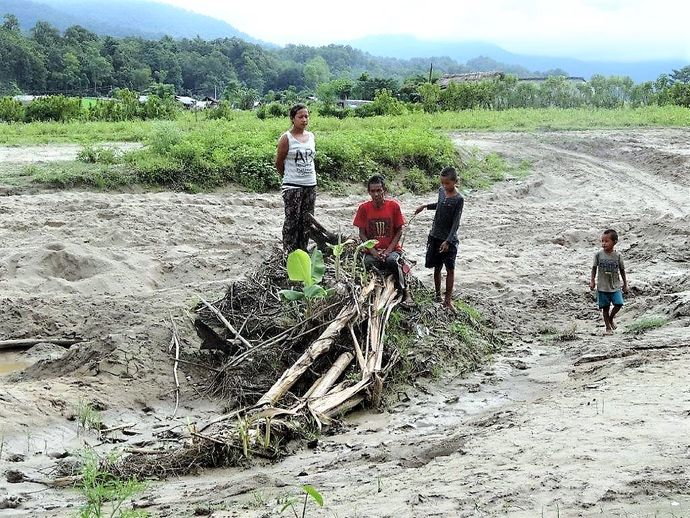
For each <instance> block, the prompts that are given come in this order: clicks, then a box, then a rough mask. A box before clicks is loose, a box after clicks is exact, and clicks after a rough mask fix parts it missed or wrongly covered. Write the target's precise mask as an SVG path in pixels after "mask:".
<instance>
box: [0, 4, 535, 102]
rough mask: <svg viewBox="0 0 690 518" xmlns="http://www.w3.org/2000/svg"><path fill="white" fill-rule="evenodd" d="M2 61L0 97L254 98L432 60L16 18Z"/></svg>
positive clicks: (419, 69) (487, 64)
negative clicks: (155, 88) (170, 94)
mask: <svg viewBox="0 0 690 518" xmlns="http://www.w3.org/2000/svg"><path fill="white" fill-rule="evenodd" d="M0 1H7V0H0ZM0 55H1V56H2V59H0V95H6V94H14V93H20V92H24V93H65V94H87V93H89V92H91V93H94V94H95V93H101V94H107V93H108V92H109V91H110V90H111V89H112V88H113V87H126V88H130V89H133V90H136V91H143V90H145V89H146V88H147V87H149V86H150V85H151V84H152V83H166V84H171V85H173V86H174V88H175V90H176V92H178V93H188V94H194V95H199V96H203V95H213V94H214V93H218V94H220V93H221V92H223V91H224V90H225V89H226V88H227V87H228V85H236V84H237V85H240V86H241V87H243V88H248V89H252V90H255V91H256V92H257V93H259V94H262V93H266V92H267V91H269V90H273V91H282V90H286V89H288V88H290V87H292V88H294V89H296V90H298V91H299V90H309V91H312V92H315V91H316V88H317V87H318V85H319V84H322V83H324V82H327V81H330V80H332V79H336V78H359V77H360V76H362V74H367V75H368V77H371V78H372V79H375V78H380V79H381V80H380V81H379V82H378V83H377V82H372V83H371V84H372V85H378V87H379V88H382V87H388V88H390V86H389V83H386V82H387V81H393V82H397V83H398V85H399V84H400V83H401V82H402V81H403V80H404V79H406V78H410V77H412V76H427V75H428V73H429V63H430V61H431V60H430V59H411V60H400V59H395V58H377V57H373V56H371V55H369V54H367V53H365V52H363V51H360V50H356V49H353V48H352V47H349V46H345V45H328V46H324V47H309V46H306V45H288V46H286V47H285V48H267V47H265V46H262V45H257V44H252V43H248V42H246V41H244V40H241V39H239V38H219V39H215V40H211V41H208V40H204V39H201V38H193V39H189V38H182V39H174V38H171V37H169V36H165V37H163V38H160V39H145V38H141V37H125V38H115V37H112V36H100V35H98V34H96V33H95V32H92V31H90V30H87V29H86V28H84V27H82V26H79V25H75V26H70V27H68V28H67V29H65V30H64V31H61V30H59V29H58V28H56V27H54V26H53V25H51V24H49V23H46V22H42V21H41V22H37V23H36V24H35V25H34V26H33V27H31V28H30V29H29V30H28V31H25V30H22V25H21V22H20V20H18V19H17V17H16V16H13V15H9V16H5V17H4V19H3V20H2V24H1V25H0ZM433 64H434V73H436V74H440V73H461V72H468V71H473V70H482V69H484V70H486V69H497V68H503V69H504V70H507V71H509V72H512V73H515V74H518V75H523V74H528V73H529V71H527V70H525V69H521V68H520V67H515V66H512V67H505V68H504V67H502V65H501V64H500V63H496V62H494V61H492V60H487V59H476V60H472V61H470V62H468V64H467V65H461V64H459V63H457V62H456V61H454V60H451V59H449V58H433ZM372 87H373V86H372Z"/></svg>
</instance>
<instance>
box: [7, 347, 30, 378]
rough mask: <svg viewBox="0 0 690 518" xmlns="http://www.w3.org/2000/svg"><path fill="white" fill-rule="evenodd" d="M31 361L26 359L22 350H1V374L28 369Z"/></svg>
mask: <svg viewBox="0 0 690 518" xmlns="http://www.w3.org/2000/svg"><path fill="white" fill-rule="evenodd" d="M29 365H31V362H29V361H26V359H25V358H24V356H23V355H22V351H0V376H4V375H5V374H11V373H13V372H18V371H21V370H24V369H26V368H27V367H28V366H29Z"/></svg>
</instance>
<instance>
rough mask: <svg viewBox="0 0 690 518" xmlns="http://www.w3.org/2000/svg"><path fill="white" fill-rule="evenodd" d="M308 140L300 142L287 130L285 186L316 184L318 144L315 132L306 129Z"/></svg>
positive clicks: (309, 185)
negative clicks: (315, 162) (315, 139)
mask: <svg viewBox="0 0 690 518" xmlns="http://www.w3.org/2000/svg"><path fill="white" fill-rule="evenodd" d="M304 133H305V135H307V137H308V138H307V141H306V142H300V141H299V140H297V139H296V138H295V137H293V136H292V133H290V132H289V131H287V132H285V135H287V138H288V153H287V156H286V157H285V172H284V173H283V188H288V189H289V188H290V187H312V186H314V185H316V168H315V167H314V156H315V155H316V145H315V143H314V134H313V133H312V132H311V131H305V132H304Z"/></svg>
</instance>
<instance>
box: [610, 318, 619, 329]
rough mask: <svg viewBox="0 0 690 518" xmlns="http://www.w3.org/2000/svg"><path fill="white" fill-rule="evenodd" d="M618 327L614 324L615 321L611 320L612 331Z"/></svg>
mask: <svg viewBox="0 0 690 518" xmlns="http://www.w3.org/2000/svg"><path fill="white" fill-rule="evenodd" d="M617 327H618V326H617V325H616V324H615V323H614V322H613V319H611V331H613V330H615V329H616V328H617Z"/></svg>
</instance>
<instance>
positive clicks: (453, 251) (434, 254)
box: [424, 236, 458, 270]
mask: <svg viewBox="0 0 690 518" xmlns="http://www.w3.org/2000/svg"><path fill="white" fill-rule="evenodd" d="M441 243H443V239H437V238H435V237H431V236H429V240H428V241H427V243H426V261H425V262H424V266H426V267H427V268H437V267H440V266H442V265H443V266H445V267H446V270H455V257H456V256H457V255H458V247H457V245H455V244H453V243H448V251H447V252H444V253H441V252H439V251H438V249H439V248H440V246H441Z"/></svg>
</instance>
